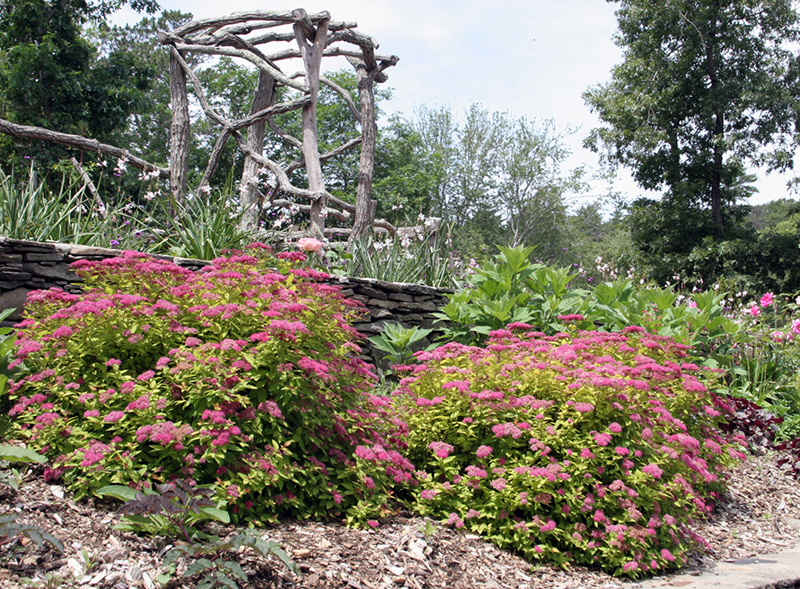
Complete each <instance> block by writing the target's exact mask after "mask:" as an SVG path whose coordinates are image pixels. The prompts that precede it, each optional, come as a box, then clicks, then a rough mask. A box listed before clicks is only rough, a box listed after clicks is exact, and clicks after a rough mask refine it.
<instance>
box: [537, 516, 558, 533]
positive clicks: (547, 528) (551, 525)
mask: <svg viewBox="0 0 800 589" xmlns="http://www.w3.org/2000/svg"><path fill="white" fill-rule="evenodd" d="M555 529H556V522H554V521H553V520H551V519H550V520H547V523H546V524H542V525H541V526H539V531H540V532H552V531H553V530H555Z"/></svg>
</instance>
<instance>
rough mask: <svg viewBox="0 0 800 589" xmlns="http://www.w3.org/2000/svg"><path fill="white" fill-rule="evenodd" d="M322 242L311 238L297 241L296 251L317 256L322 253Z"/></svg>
mask: <svg viewBox="0 0 800 589" xmlns="http://www.w3.org/2000/svg"><path fill="white" fill-rule="evenodd" d="M322 245H323V244H322V242H321V241H320V240H319V239H314V238H313V237H303V238H301V239H298V240H297V249H299V250H300V251H304V252H309V253H310V252H313V253H315V254H318V253H319V252H321V251H322Z"/></svg>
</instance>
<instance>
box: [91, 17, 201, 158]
mask: <svg viewBox="0 0 800 589" xmlns="http://www.w3.org/2000/svg"><path fill="white" fill-rule="evenodd" d="M191 20H192V15H191V14H188V13H184V12H180V11H177V10H165V11H163V12H162V13H161V14H160V15H159V16H157V17H145V18H143V19H142V20H140V21H139V22H138V23H136V24H133V25H125V26H122V27H120V26H113V27H110V28H107V27H98V28H96V29H94V31H93V40H94V41H95V43H96V44H97V45H98V47H99V50H100V52H101V54H124V55H135V56H137V58H138V59H139V60H140V61H141V62H142V63H144V64H146V66H147V67H148V69H149V71H150V74H151V79H150V89H149V91H148V93H147V101H146V102H145V103H144V104H143V105H141V107H140V108H138V109H136V110H135V111H133V112H132V113H131V114H130V117H129V118H128V124H127V125H126V126H125V127H124V128H123V129H121V130H120V131H119V133H118V136H119V143H118V145H125V146H126V147H127V148H128V149H130V150H131V152H132V153H134V154H136V155H138V156H139V157H141V158H142V159H144V160H146V161H149V162H153V163H158V164H161V165H166V163H167V160H168V156H169V128H170V124H171V122H172V111H171V110H170V106H169V101H170V96H169V52H168V51H167V50H166V49H165V48H164V47H163V46H161V45H160V44H159V43H158V40H157V34H158V32H159V31H171V30H173V29H175V28H177V27H179V26H181V25H183V24H186V23H188V22H190V21H191ZM186 59H188V60H190V62H191V63H193V64H195V63H196V62H197V57H196V56H194V55H187V57H186Z"/></svg>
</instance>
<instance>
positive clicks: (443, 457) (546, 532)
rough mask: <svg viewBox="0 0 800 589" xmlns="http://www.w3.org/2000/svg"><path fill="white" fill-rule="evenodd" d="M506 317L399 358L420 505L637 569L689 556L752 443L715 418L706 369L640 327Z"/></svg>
mask: <svg viewBox="0 0 800 589" xmlns="http://www.w3.org/2000/svg"><path fill="white" fill-rule="evenodd" d="M512 327H514V330H513V331H509V330H499V331H495V332H493V333H492V334H491V338H490V340H489V342H488V344H487V346H486V347H485V348H478V347H469V346H465V345H462V344H458V343H449V344H447V345H445V346H443V347H441V348H439V349H437V350H435V351H432V352H421V353H418V354H417V355H416V358H417V360H418V362H419V365H417V366H407V367H405V369H404V373H405V378H403V379H402V380H401V381H400V386H399V388H398V389H397V391H396V392H395V393H394V403H395V406H396V408H397V411H398V414H399V415H400V416H402V417H403V418H404V419H405V420H406V421H407V423H408V425H409V429H410V431H409V436H408V444H409V457H410V459H411V460H412V461H413V462H414V464H415V465H416V466H417V468H418V471H417V475H416V476H417V479H418V480H419V483H420V485H419V491H418V498H417V501H416V509H417V510H418V511H419V512H420V513H422V514H424V515H430V516H434V517H438V518H441V519H442V520H443V521H447V522H449V523H451V524H452V525H455V526H457V527H462V526H463V527H465V528H467V529H469V530H471V531H473V532H476V533H480V534H483V535H485V536H486V537H487V538H488V539H489V540H491V541H492V542H494V543H495V544H497V545H498V546H500V547H503V548H510V549H513V550H516V551H519V552H520V553H522V554H523V555H525V556H526V557H528V558H530V559H532V560H540V559H541V560H549V561H552V562H556V563H559V564H562V565H566V564H568V563H573V562H575V563H582V564H586V565H596V566H600V567H602V568H603V569H605V570H607V571H610V572H612V573H614V574H620V575H622V574H624V575H628V576H630V577H637V576H641V575H648V574H653V573H656V572H657V571H659V570H661V569H664V568H672V567H676V566H680V565H681V564H683V562H684V554H685V553H686V551H687V549H688V548H689V547H691V546H692V545H694V544H695V542H696V541H697V538H696V536H694V535H693V533H692V532H691V525H692V522H693V520H694V519H696V518H700V517H703V515H704V514H705V513H707V512H708V511H709V510H710V509H711V505H712V501H713V498H714V497H715V496H716V493H717V492H718V491H719V489H720V487H721V485H722V479H723V477H724V473H725V471H726V469H727V468H728V467H729V466H730V465H731V464H732V463H733V462H735V460H737V459H739V458H743V456H744V455H743V454H742V453H741V452H740V451H739V450H738V448H737V443H736V442H735V441H734V442H731V441H729V440H728V439H726V438H724V437H723V434H722V433H721V432H720V430H719V429H718V428H717V425H718V424H719V422H720V421H721V420H722V419H723V415H722V411H724V407H721V406H718V403H717V401H716V400H715V397H714V396H713V395H712V394H711V393H709V391H708V390H707V388H706V386H705V385H704V384H703V382H702V380H701V378H706V374H707V373H704V372H702V371H701V370H700V369H699V368H698V367H697V366H696V365H693V364H689V363H684V362H682V361H681V358H682V357H683V356H685V349H686V348H685V346H683V345H680V344H677V343H676V342H675V341H673V340H670V339H668V338H665V337H660V336H654V335H648V334H647V333H646V332H644V330H642V329H641V328H627V329H626V330H624V333H600V332H587V331H582V332H577V333H575V334H573V335H567V334H564V333H562V334H557V335H555V336H544V334H542V333H537V332H532V331H529V330H528V331H526V330H527V329H528V328H527V326H521V325H518V326H512ZM708 376H709V377H713V376H715V375H714V374H713V373H711V374H709V375H708ZM434 398H435V399H438V402H436V403H431V402H430V400H431V399H434Z"/></svg>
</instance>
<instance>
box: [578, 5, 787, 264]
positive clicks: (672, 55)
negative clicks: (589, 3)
mask: <svg viewBox="0 0 800 589" xmlns="http://www.w3.org/2000/svg"><path fill="white" fill-rule="evenodd" d="M609 1H611V2H617V3H619V5H620V8H619V10H617V13H616V14H617V21H618V24H619V32H618V34H617V36H616V43H617V44H618V45H619V46H620V47H622V48H623V49H624V59H623V62H622V63H621V64H619V65H617V66H616V67H615V68H614V69H613V71H612V79H611V81H610V82H609V83H607V84H605V85H602V86H596V87H593V88H590V89H589V90H588V91H587V92H586V93H585V94H584V99H585V101H586V103H587V104H588V105H589V106H590V107H591V109H592V110H593V111H594V112H596V113H597V114H598V115H599V117H600V119H601V121H603V123H605V125H606V126H604V127H601V128H598V129H594V130H593V131H592V132H591V134H590V136H589V137H588V139H587V140H586V145H587V146H588V147H590V148H592V149H594V150H596V151H603V153H604V156H605V158H606V161H607V162H609V163H611V164H614V165H622V166H625V167H628V168H630V169H631V171H632V174H633V177H634V179H635V180H636V181H637V182H638V184H639V185H640V186H641V187H642V188H645V189H650V190H660V189H662V188H666V193H665V195H664V197H663V199H662V204H661V205H660V206H656V205H653V204H652V203H648V202H646V201H642V202H641V203H640V205H639V209H640V210H642V211H644V210H645V209H648V207H649V211H650V212H648V214H646V215H644V218H643V221H644V222H645V223H649V222H650V220H651V217H659V216H660V218H661V219H662V220H663V223H662V228H663V230H664V231H667V232H669V233H671V234H672V235H671V236H670V240H671V242H672V243H671V244H668V245H667V249H665V250H663V251H660V252H657V254H658V255H661V254H663V253H665V252H669V251H670V249H669V248H672V247H678V245H681V247H683V248H685V247H686V245H687V243H691V244H696V243H697V242H698V240H700V241H702V239H703V238H704V237H707V236H711V237H713V238H714V239H716V240H720V239H723V238H725V237H728V236H730V232H729V231H728V230H729V229H733V231H734V232H735V231H736V227H735V225H736V222H737V220H738V219H739V218H740V217H741V215H739V214H738V212H737V211H735V204H736V203H737V201H739V200H741V199H742V198H743V197H746V196H749V194H750V193H751V192H752V188H751V187H749V186H748V185H747V183H746V182H745V180H747V179H748V178H747V173H746V166H747V165H764V166H766V167H767V168H768V170H786V169H789V168H791V166H792V155H793V152H792V141H793V135H794V133H795V125H796V121H797V113H798V112H800V108H798V107H799V106H800V92H798V90H800V85H798V62H797V59H796V56H795V55H794V54H793V52H792V43H794V42H796V41H797V40H798V38H800V37H799V35H800V29H799V28H798V15H797V12H796V11H795V8H794V3H793V2H792V1H791V0H668V1H666V2H662V1H655V0H609ZM634 220H636V219H634ZM687 232H691V236H690V241H689V242H687V241H685V239H684V238H685V237H686V233H687ZM634 240H636V237H635V236H634ZM639 243H640V244H641V243H645V242H642V241H639Z"/></svg>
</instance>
